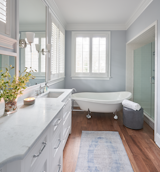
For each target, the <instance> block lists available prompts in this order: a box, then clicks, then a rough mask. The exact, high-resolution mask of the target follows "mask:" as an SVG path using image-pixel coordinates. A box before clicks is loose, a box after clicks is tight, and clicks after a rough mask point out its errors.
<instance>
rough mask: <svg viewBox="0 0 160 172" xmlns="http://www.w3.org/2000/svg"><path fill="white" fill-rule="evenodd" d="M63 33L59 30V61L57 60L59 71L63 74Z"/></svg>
mask: <svg viewBox="0 0 160 172" xmlns="http://www.w3.org/2000/svg"><path fill="white" fill-rule="evenodd" d="M64 40H65V39H64V34H63V33H62V32H61V31H60V61H59V72H60V74H61V75H62V76H64V44H65V43H64Z"/></svg>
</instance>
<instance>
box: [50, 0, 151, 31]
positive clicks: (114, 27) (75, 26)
mask: <svg viewBox="0 0 160 172" xmlns="http://www.w3.org/2000/svg"><path fill="white" fill-rule="evenodd" d="M47 1H49V2H50V3H49V4H50V5H51V6H52V9H53V11H54V12H55V13H56V14H57V18H58V19H59V21H61V23H62V24H63V26H64V28H65V29H66V30H127V29H128V28H129V27H130V26H131V25H132V24H133V23H134V22H135V20H136V19H137V18H138V17H139V16H140V15H141V14H142V13H143V12H144V10H145V9H146V8H147V7H148V6H149V5H150V4H151V3H152V2H153V0H143V1H142V3H141V4H140V5H139V7H138V8H137V9H136V10H135V12H134V13H133V15H132V16H131V18H130V19H129V20H128V21H127V22H126V23H122V24H105V23H100V24H99V23H94V24H83V23H82V24H78V23H77V24H76V23H73V24H71V23H66V21H65V19H64V16H63V15H62V14H61V11H60V10H59V8H58V6H57V4H56V2H55V1H54V0H47Z"/></svg>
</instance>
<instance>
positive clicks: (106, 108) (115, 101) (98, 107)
mask: <svg viewBox="0 0 160 172" xmlns="http://www.w3.org/2000/svg"><path fill="white" fill-rule="evenodd" d="M131 97H132V93H130V92H127V91H124V92H104V93H95V92H82V93H76V94H72V100H75V101H76V102H77V104H78V105H79V107H80V108H81V109H82V110H84V111H88V109H89V110H90V111H91V112H100V113H114V114H115V112H116V111H120V110H121V109H122V101H123V100H124V99H130V98H131ZM117 118H118V117H117V116H115V119H117Z"/></svg>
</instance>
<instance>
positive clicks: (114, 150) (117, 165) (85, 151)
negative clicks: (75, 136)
mask: <svg viewBox="0 0 160 172" xmlns="http://www.w3.org/2000/svg"><path fill="white" fill-rule="evenodd" d="M75 172H133V169H132V166H131V164H130V161H129V158H128V156H127V153H126V151H125V148H124V146H123V143H122V140H121V138H120V135H119V133H118V132H114V131H82V137H81V144H80V150H79V155H78V161H77V166H76V171H75Z"/></svg>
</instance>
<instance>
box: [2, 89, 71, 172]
mask: <svg viewBox="0 0 160 172" xmlns="http://www.w3.org/2000/svg"><path fill="white" fill-rule="evenodd" d="M63 91H64V93H65V90H63ZM62 102H63V103H62ZM36 103H37V105H38V107H36V104H35V109H36V111H37V108H38V109H39V114H37V116H38V119H39V116H40V117H41V121H32V122H31V123H33V126H34V127H33V128H32V130H31V131H30V128H28V132H29V136H30V137H32V135H34V137H35V132H36V130H35V131H34V128H35V129H36V128H37V127H40V128H41V127H42V124H43V122H46V120H47V118H50V121H49V120H48V122H47V123H45V124H44V125H45V129H42V130H41V134H40V135H37V138H36V137H35V138H36V139H35V141H34V142H33V145H30V146H29V150H28V147H27V148H26V150H27V151H26V154H21V155H20V154H18V155H16V156H17V157H16V156H14V157H13V156H11V158H10V159H8V160H7V161H6V162H5V163H4V164H3V165H2V164H1V163H0V172H62V170H63V149H64V146H65V144H66V142H67V139H68V136H69V134H70V133H71V117H72V115H71V90H68V92H67V91H66V93H65V94H64V95H62V97H60V98H59V100H58V99H51V98H48V99H47V98H41V99H39V100H37V101H36ZM38 103H41V106H44V108H45V107H46V111H48V114H47V113H46V114H45V115H44V112H45V109H43V108H42V107H41V108H42V109H43V113H42V111H41V110H40V107H39V104H38ZM45 104H47V106H48V107H49V108H48V107H47V106H45ZM31 108H32V107H31V106H30V107H28V109H30V110H31ZM33 108H34V107H33ZM35 109H33V110H35ZM55 110H56V112H55ZM31 112H32V110H31V111H30V113H29V112H28V111H27V112H26V113H28V114H31ZM28 114H26V118H30V117H31V116H29V117H28ZM19 115H22V114H21V113H20V112H19ZM31 115H32V114H31ZM47 115H49V116H50V117H48V116H47ZM17 116H18V115H17ZM51 116H53V119H52V118H51ZM42 118H43V119H42ZM16 119H19V117H18V118H16ZM22 120H23V119H22ZM35 123H37V124H35ZM39 123H41V125H39ZM24 125H25V122H24ZM15 128H16V127H15ZM22 133H23V132H22ZM16 137H18V139H19V140H20V139H21V137H19V134H18V136H16ZM30 137H29V138H30ZM15 145H16V144H15ZM15 148H16V149H17V148H18V147H15ZM13 150H14V144H13Z"/></svg>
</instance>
